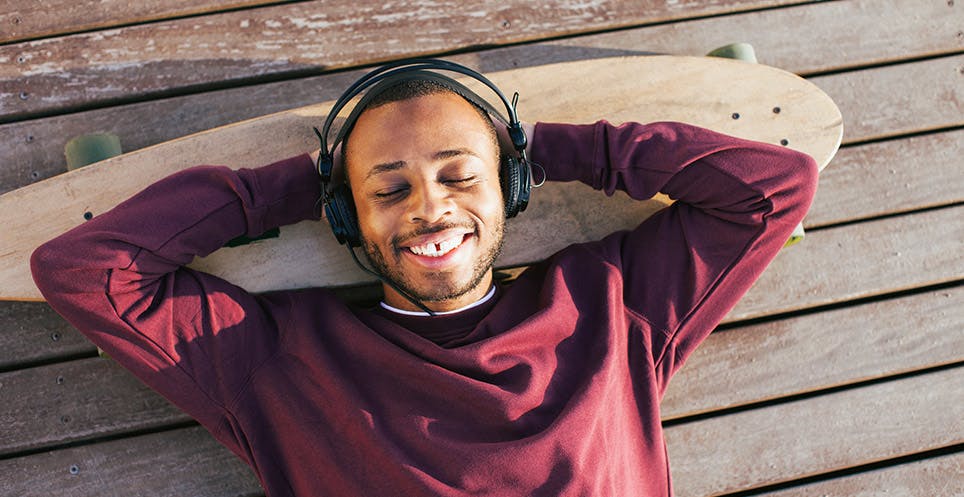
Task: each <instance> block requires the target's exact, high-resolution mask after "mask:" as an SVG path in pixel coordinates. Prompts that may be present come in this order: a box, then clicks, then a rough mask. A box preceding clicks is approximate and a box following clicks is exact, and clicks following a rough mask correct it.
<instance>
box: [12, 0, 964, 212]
mask: <svg viewBox="0 0 964 497" xmlns="http://www.w3.org/2000/svg"><path fill="white" fill-rule="evenodd" d="M954 8H955V7H954V6H948V5H947V4H946V3H945V2H934V1H928V2H925V3H922V4H918V5H913V4H911V3H909V2H903V1H901V0H886V1H880V2H878V1H875V2H873V6H870V5H869V2H867V1H856V2H824V3H818V4H810V5H806V6H800V7H791V8H783V9H775V10H765V11H760V12H750V13H745V14H737V15H729V16H723V17H711V18H707V19H699V20H694V21H686V22H679V23H672V24H666V25H656V26H647V27H643V28H637V29H631V30H623V31H618V32H613V33H604V34H598V35H588V36H579V37H574V38H568V39H563V40H555V41H551V42H542V43H538V44H532V45H522V46H515V47H502V48H495V49H491V50H484V51H480V52H474V53H470V54H464V55H460V56H456V57H451V60H454V61H457V62H461V63H464V64H468V65H471V66H473V67H477V68H479V69H481V70H483V71H486V72H488V71H499V70H505V69H510V68H513V67H527V66H534V65H542V64H547V63H553V62H564V61H568V60H580V59H586V58H598V57H602V56H614V55H629V54H635V53H639V52H640V51H641V50H642V51H650V52H665V53H676V54H683V55H702V54H704V53H706V52H708V51H709V50H710V49H712V48H714V47H716V46H719V45H723V44H725V43H729V42H731V41H733V40H736V39H740V40H750V41H752V42H753V43H754V45H755V47H756V49H757V54H758V56H759V57H760V59H761V61H762V62H763V63H766V64H769V65H772V66H775V67H781V68H784V69H787V70H789V71H791V72H796V73H810V72H814V71H821V70H827V69H840V68H841V67H846V65H847V64H849V65H851V66H852V65H860V64H866V63H868V62H887V61H894V60H900V59H901V58H905V57H911V58H912V57H919V56H924V55H932V54H940V53H947V52H952V51H954V50H960V49H961V48H962V44H964V38H961V39H959V38H957V36H956V30H957V29H958V26H957V24H955V23H954V22H953V19H954V16H953V15H951V14H954V12H955V11H954V10H953V9H954ZM957 8H960V7H959V6H958V7H957ZM908 10H913V15H908V13H907V11H908ZM882 19H902V22H899V23H895V22H884V21H882ZM841 23H846V29H844V28H842V27H841ZM759 26H777V27H779V29H766V30H761V29H759ZM853 30H857V31H856V32H861V33H865V32H871V31H872V32H873V33H874V35H873V36H871V37H865V36H860V37H856V36H850V35H848V33H851V32H854V31H853ZM799 40H806V41H807V44H806V46H805V47H804V45H803V44H801V43H800V42H799ZM838 61H844V62H845V63H841V62H838ZM828 64H832V65H833V66H832V67H828ZM903 67H904V68H905V71H904V74H902V75H901V77H900V78H898V80H900V81H905V80H909V81H912V82H914V84H916V85H917V87H918V88H924V87H928V86H929V85H931V84H932V83H933V82H932V81H925V80H923V79H921V76H922V75H920V74H918V73H919V71H916V70H915V67H916V66H914V65H913V64H911V65H908V66H903ZM360 74H361V72H359V71H353V72H348V73H334V74H326V75H323V76H316V77H309V78H301V79H294V80H289V81H283V82H276V83H266V84H259V85H255V86H250V87H243V88H235V89H227V90H218V91H210V92H204V93H199V94H192V95H186V96H181V97H170V98H166V99H160V100H151V101H147V102H141V103H134V104H128V105H124V106H119V107H110V108H107V109H99V110H91V111H85V112H78V113H72V114H67V115H61V116H54V117H49V118H44V119H37V120H31V121H22V122H18V123H13V124H6V125H0V193H2V192H6V191H9V190H12V189H15V188H19V187H21V186H24V185H27V184H29V183H32V182H35V181H38V180H40V179H43V178H47V177H50V176H53V175H54V174H59V173H62V172H63V171H64V170H65V168H66V164H65V161H64V157H63V149H64V144H65V143H66V142H67V140H69V139H70V138H71V137H73V136H77V135H81V134H84V133H91V132H98V131H107V132H111V133H114V134H117V135H118V136H119V137H120V138H121V142H122V145H123V147H124V149H125V150H127V151H131V150H137V149H140V148H144V147H146V146H149V145H154V144H157V143H161V142H164V141H167V140H171V139H174V138H178V137H181V136H185V135H188V134H191V133H195V132H199V131H202V130H205V129H210V128H214V127H217V126H221V125H225V124H228V123H232V122H237V121H241V120H244V119H250V118H253V117H257V116H261V115H266V114H270V113H274V112H279V111H282V110H286V109H289V108H295V107H301V106H305V105H310V104H314V103H316V102H320V101H325V100H333V99H335V98H337V97H338V95H340V93H341V91H342V90H343V89H344V88H346V87H347V86H348V85H349V84H350V83H351V81H353V80H354V79H355V78H357V77H358V76H360ZM839 77H840V78H842V79H843V80H844V82H843V83H841V84H843V85H846V84H847V83H846V79H847V77H848V76H847V74H841V75H839ZM920 93H921V92H912V93H910V94H904V95H898V94H893V95H886V94H885V95H883V97H884V98H885V99H884V100H878V101H876V102H873V101H870V100H863V99H860V98H859V97H860V95H859V94H849V95H850V96H851V97H855V98H857V100H856V101H854V102H852V103H850V104H848V108H849V109H850V112H852V113H853V112H859V113H864V112H866V113H871V112H875V111H874V110H873V109H866V111H864V110H863V109H862V107H861V106H870V105H874V106H891V105H893V106H896V105H898V104H899V102H897V101H896V100H897V99H905V98H918V99H925V98H929V97H928V96H926V95H921V94H920ZM527 97H528V96H527V95H523V106H522V111H523V113H524V111H525V105H526V102H527V100H528V99H527ZM879 97H880V96H878V98H879ZM933 114H934V113H932V112H924V113H915V114H912V117H913V118H914V119H916V121H915V126H917V127H919V128H921V129H931V128H934V127H940V126H945V125H946V123H944V122H941V121H938V122H933V120H932V119H931V117H932V116H933ZM852 118H853V117H852V116H848V119H852ZM878 124H879V125H880V126H884V127H885V126H886V125H887V123H886V122H885V121H884V122H878ZM884 129H886V128H884ZM879 131H880V130H878V132H879ZM878 134H879V133H878ZM845 138H846V139H848V140H861V137H860V136H858V135H854V134H853V133H852V132H851V130H850V129H847V136H846V137H845Z"/></svg>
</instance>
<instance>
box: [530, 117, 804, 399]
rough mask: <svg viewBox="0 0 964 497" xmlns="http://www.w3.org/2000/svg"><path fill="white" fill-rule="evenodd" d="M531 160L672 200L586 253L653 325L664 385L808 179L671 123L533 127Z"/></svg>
mask: <svg viewBox="0 0 964 497" xmlns="http://www.w3.org/2000/svg"><path fill="white" fill-rule="evenodd" d="M531 157H532V160H533V161H535V162H539V163H541V164H542V165H543V166H544V167H545V169H546V172H547V177H548V179H549V180H553V181H573V180H578V181H582V182H584V183H586V184H588V185H590V186H592V187H594V188H596V189H601V190H603V191H605V192H606V193H607V194H612V193H613V192H614V191H615V190H623V191H625V192H626V193H628V194H629V195H630V196H631V197H632V198H635V199H639V200H645V199H649V198H651V197H652V196H653V195H654V194H656V193H657V192H662V193H665V194H667V195H668V196H670V197H671V198H673V199H674V200H676V202H675V203H674V204H673V205H672V206H670V207H669V208H667V209H664V210H663V211H660V212H659V213H657V214H656V215H654V216H652V217H651V218H649V219H647V220H646V221H644V222H643V223H642V224H641V225H640V226H639V227H638V228H636V229H635V230H633V231H630V232H619V233H614V234H613V235H611V236H609V237H607V238H606V239H604V240H603V241H601V242H600V243H598V244H594V245H591V246H589V247H590V248H591V250H593V251H595V252H594V253H595V254H596V255H598V256H599V257H601V258H603V259H604V260H605V261H607V263H609V264H613V265H615V266H618V269H619V271H621V272H622V274H623V282H622V284H623V297H624V305H625V306H626V308H627V310H628V311H629V312H634V313H636V314H638V315H639V316H642V317H643V318H644V319H645V320H646V321H648V322H649V323H651V324H652V325H653V327H654V328H655V329H653V330H652V337H651V347H652V354H653V360H654V364H655V367H656V369H657V374H658V375H659V377H660V379H661V380H662V381H661V383H662V384H663V386H664V387H665V384H666V380H668V378H669V376H671V375H672V374H673V373H674V372H675V371H676V370H677V369H678V368H679V367H680V366H681V365H682V363H683V361H684V360H685V359H686V357H688V356H689V354H690V353H692V351H693V350H694V349H695V348H696V346H697V345H698V344H699V343H700V342H702V340H703V339H705V338H706V336H707V335H709V333H710V332H711V331H712V329H713V328H714V327H715V326H716V325H717V324H718V323H719V321H720V320H721V319H722V318H723V317H724V316H725V315H726V313H727V312H729V311H730V310H731V309H732V308H733V306H734V305H735V304H736V303H737V301H738V300H739V299H740V298H741V297H742V296H743V295H744V294H745V293H746V291H747V290H748V289H749V288H750V286H751V285H752V284H753V282H754V281H755V280H756V279H757V278H758V277H759V275H760V274H761V273H762V272H763V270H764V269H765V268H766V266H767V265H768V264H769V263H770V261H771V260H772V259H773V257H774V256H775V255H776V253H777V252H778V251H779V250H780V248H781V247H782V246H783V244H784V243H785V242H786V240H787V239H788V238H789V236H790V234H791V233H792V231H793V229H794V227H795V226H796V225H797V224H798V223H799V222H800V221H801V220H802V219H803V217H804V215H805V214H806V212H807V210H808V208H809V206H810V202H811V200H812V197H813V194H814V192H815V189H816V179H817V167H816V164H815V162H814V161H813V159H811V158H810V157H809V156H807V155H805V154H802V153H799V152H795V151H792V150H790V149H787V148H785V147H778V146H773V145H768V144H763V143H758V142H753V141H747V140H741V139H737V138H733V137H730V136H726V135H722V134H719V133H715V132H712V131H709V130H706V129H702V128H698V127H694V126H690V125H686V124H681V123H653V124H647V125H642V124H636V123H628V124H625V125H622V126H618V127H617V126H613V125H610V124H608V123H606V122H604V121H602V122H598V123H595V124H592V125H579V126H572V125H557V124H539V125H538V126H537V127H536V130H535V133H534V135H533V145H532V153H531Z"/></svg>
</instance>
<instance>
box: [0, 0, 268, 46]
mask: <svg viewBox="0 0 964 497" xmlns="http://www.w3.org/2000/svg"><path fill="white" fill-rule="evenodd" d="M266 3H272V2H271V1H270V0H248V1H244V0H234V1H230V0H228V1H223V0H139V1H137V2H131V1H127V0H100V1H97V2H76V1H70V0H44V1H43V2H25V1H23V0H2V1H0V43H10V42H15V41H20V40H25V39H32V38H42V37H52V36H58V35H64V34H69V33H77V32H80V31H89V30H92V29H104V28H110V27H116V26H124V25H128V24H138V23H143V22H148V21H157V20H162V19H170V18H172V17H183V16H189V15H197V14H203V13H206V12H214V11H218V10H227V9H234V8H238V7H245V6H255V5H262V4H266Z"/></svg>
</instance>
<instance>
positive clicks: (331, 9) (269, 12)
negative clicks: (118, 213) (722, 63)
mask: <svg viewBox="0 0 964 497" xmlns="http://www.w3.org/2000/svg"><path fill="white" fill-rule="evenodd" d="M787 3H792V0H708V1H704V2H698V3H693V2H685V3H675V2H662V1H657V0H645V1H640V0H634V1H630V0H601V1H598V2H594V3H585V2H582V3H571V2H555V5H551V6H550V5H546V4H545V3H533V2H529V1H525V0H509V1H504V2H489V1H485V0H471V1H459V2H453V1H451V0H448V1H446V0H442V1H438V2H420V3H418V4H417V5H415V4H411V3H406V2H387V3H360V2H356V1H354V0H339V1H337V2H336V1H316V2H303V3H294V4H286V5H278V6H274V7H266V8H263V9H254V10H244V11H237V12H227V13H223V14H216V15H208V16H202V17H189V18H184V19H177V20H172V21H165V22H159V23H150V24H142V25H136V26H129V27H125V28H120V29H115V30H107V31H98V32H93V33H82V34H76V35H70V36H64V37H59V38H53V39H48V40H40V41H28V42H22V43H18V44H14V45H7V46H0V62H2V63H3V65H0V116H3V117H2V118H3V119H12V118H22V117H25V116H29V115H36V114H38V113H46V112H51V111H53V110H55V109H64V108H76V107H77V106H86V105H91V104H92V103H94V102H110V101H116V100H117V99H129V98H145V97H147V96H158V95H159V94H161V93H164V92H170V91H173V90H183V89H187V88H198V87H202V86H207V85H211V84H217V85H224V84H230V83H240V82H242V81H250V80H252V79H255V78H264V77H274V78H277V77H279V76H282V75H289V76H290V75H295V74H299V73H304V72H320V71H322V70H331V69H335V68H345V67H352V66H358V65H363V64H370V63H373V62H379V61H384V60H388V59H397V58H403V57H411V56H417V55H425V54H433V53H441V52H447V51H452V50H457V49H465V48H469V47H474V46H484V45H492V44H508V43H518V42H523V41H530V40H538V39H544V38H550V37H556V36H564V35H572V34H577V33H585V32H589V31H593V30H604V29H614V28H620V27H627V26H632V25H639V24H644V23H651V22H658V21H666V20H670V19H680V18H686V17H694V16H704V15H710V14H715V13H721V12H734V11H740V10H748V9H754V8H759V7H764V6H774V5H781V4H787Z"/></svg>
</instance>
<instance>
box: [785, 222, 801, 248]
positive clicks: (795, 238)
mask: <svg viewBox="0 0 964 497" xmlns="http://www.w3.org/2000/svg"><path fill="white" fill-rule="evenodd" d="M804 236H805V233H804V231H803V223H800V224H798V225H797V227H796V228H794V229H793V233H792V234H791V235H790V239H789V240H787V243H784V244H783V246H784V248H786V247H789V246H790V245H796V244H797V243H800V241H801V240H803V237H804Z"/></svg>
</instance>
